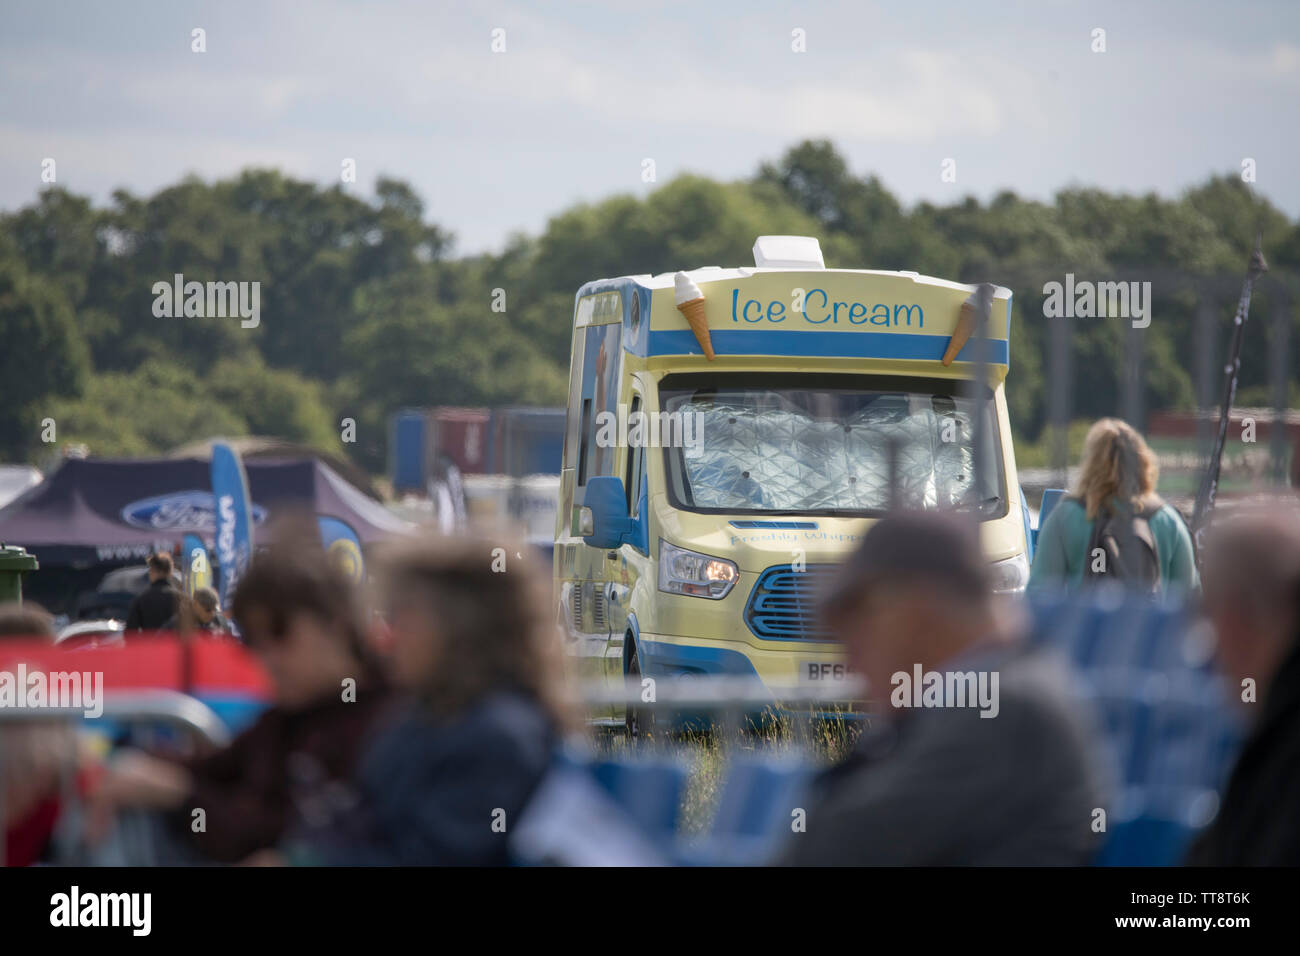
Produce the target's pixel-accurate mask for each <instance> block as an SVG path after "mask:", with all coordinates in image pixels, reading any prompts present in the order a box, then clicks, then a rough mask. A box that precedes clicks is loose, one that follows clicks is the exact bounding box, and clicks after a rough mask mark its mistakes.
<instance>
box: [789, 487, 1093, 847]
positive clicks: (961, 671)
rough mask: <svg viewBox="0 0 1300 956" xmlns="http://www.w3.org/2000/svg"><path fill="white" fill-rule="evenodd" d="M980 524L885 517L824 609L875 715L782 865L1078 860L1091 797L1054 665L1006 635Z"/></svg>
mask: <svg viewBox="0 0 1300 956" xmlns="http://www.w3.org/2000/svg"><path fill="white" fill-rule="evenodd" d="M1001 611H1002V607H1001V606H1000V605H997V604H995V599H994V597H993V595H992V594H991V592H990V588H989V580H988V569H987V562H986V560H985V558H984V557H983V555H982V554H981V552H980V546H979V540H978V528H977V526H976V525H975V523H974V522H973V521H971V520H969V519H967V518H964V517H960V516H958V515H955V514H952V513H941V512H931V513H912V514H898V515H891V516H888V517H885V518H882V519H881V520H880V521H879V522H878V523H877V524H876V525H875V526H874V527H873V528H872V529H871V530H870V531H869V532H868V533H867V536H866V539H865V540H864V542H863V545H862V547H861V548H860V549H859V550H858V551H857V552H856V553H855V554H854V555H853V556H852V557H851V558H850V559H849V561H848V562H847V563H846V564H845V565H844V567H843V568H842V569H841V572H840V575H839V578H838V581H837V583H836V586H835V587H834V588H833V589H832V592H831V593H830V594H829V595H828V599H827V602H826V616H827V618H828V621H829V623H830V625H831V627H832V628H833V629H834V630H835V632H836V633H837V634H838V636H839V637H840V638H841V639H842V640H843V641H844V642H845V648H846V651H847V653H848V659H849V664H850V667H852V669H853V670H855V671H856V672H857V673H859V674H861V675H862V676H863V677H864V678H865V679H866V680H867V682H868V685H869V687H870V695H871V700H872V712H873V714H876V715H879V717H880V718H883V720H878V721H877V724H883V725H884V726H883V727H878V728H873V732H871V733H868V734H867V735H865V736H864V737H863V739H862V741H861V742H860V745H859V747H858V748H857V749H856V750H855V752H854V754H853V755H852V756H851V757H850V758H849V759H848V760H847V761H845V762H844V763H842V764H840V765H839V766H838V767H835V768H832V769H831V770H830V771H829V772H828V773H827V774H825V775H824V776H823V777H822V779H821V780H820V781H819V786H818V787H817V788H816V789H815V791H814V799H813V800H812V801H811V805H810V806H809V807H808V816H807V830H806V832H804V833H795V834H794V835H793V836H792V837H791V839H790V842H789V844H788V845H787V849H786V853H785V856H784V862H786V863H789V864H794V865H846V864H847V865H876V864H889V865H915V866H933V865H972V864H974V865H981V864H988V865H1059V864H1083V863H1087V862H1088V861H1089V859H1090V858H1091V856H1092V855H1093V853H1094V852H1095V850H1096V848H1097V846H1096V842H1097V837H1096V836H1095V835H1094V834H1093V832H1092V822H1093V816H1094V809H1095V808H1097V807H1099V806H1101V805H1102V804H1101V796H1100V788H1099V786H1098V781H1097V777H1096V774H1095V772H1094V766H1095V764H1094V762H1093V759H1092V754H1091V752H1090V748H1089V745H1088V733H1087V729H1086V726H1085V724H1084V723H1083V722H1082V721H1081V720H1080V719H1079V718H1078V715H1077V714H1076V713H1075V712H1074V710H1073V709H1072V708H1071V706H1070V704H1069V700H1070V697H1071V693H1070V688H1069V686H1068V684H1067V680H1066V676H1065V671H1064V669H1063V667H1061V666H1060V665H1059V664H1058V663H1057V662H1056V661H1054V660H1053V659H1051V658H1050V657H1048V656H1046V655H1045V654H1044V653H1037V652H1028V651H1026V650H1025V649H1024V648H1023V647H1022V646H1020V645H1018V644H1017V643H1016V642H1014V641H1012V640H1010V639H1009V637H1008V634H1007V629H1006V627H1005V625H1003V624H1001V623H1000V622H999V616H1000V613H1001Z"/></svg>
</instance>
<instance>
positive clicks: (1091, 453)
mask: <svg viewBox="0 0 1300 956" xmlns="http://www.w3.org/2000/svg"><path fill="white" fill-rule="evenodd" d="M1158 473H1159V468H1158V466H1157V464H1156V456H1155V454H1154V453H1153V452H1152V451H1151V449H1150V448H1149V447H1148V446H1147V443H1146V442H1145V441H1144V440H1143V438H1142V436H1141V435H1139V434H1138V433H1137V431H1136V430H1135V429H1134V428H1133V427H1132V426H1131V425H1129V424H1128V423H1127V422H1123V421H1120V420H1119V419H1118V418H1103V419H1101V420H1100V421H1098V422H1097V423H1096V424H1095V425H1093V426H1092V428H1090V429H1089V430H1088V437H1087V438H1086V439H1085V440H1084V446H1083V462H1082V464H1081V466H1080V469H1079V480H1078V483H1077V485H1076V487H1075V489H1074V492H1073V494H1071V495H1068V496H1067V497H1065V498H1063V499H1061V502H1060V503H1059V504H1058V505H1057V506H1056V507H1055V508H1054V509H1053V510H1052V513H1051V514H1050V515H1049V516H1048V518H1047V521H1046V523H1045V524H1044V525H1043V526H1042V529H1041V530H1040V531H1039V534H1038V545H1037V547H1036V548H1035V551H1034V566H1033V569H1032V571H1031V572H1030V575H1029V587H1030V588H1043V587H1053V586H1055V587H1060V586H1062V585H1064V586H1067V587H1078V586H1080V585H1083V584H1086V583H1093V582H1095V581H1099V580H1114V581H1118V582H1120V583H1121V584H1123V585H1124V586H1125V587H1128V588H1130V589H1133V590H1138V591H1144V592H1150V593H1154V594H1164V593H1166V592H1168V591H1170V590H1175V591H1177V590H1184V591H1186V590H1191V589H1194V588H1196V587H1197V586H1198V585H1199V581H1198V579H1197V575H1196V563H1195V560H1194V558H1193V554H1192V538H1191V535H1190V534H1189V533H1188V531H1187V526H1186V525H1185V524H1184V523H1183V519H1182V518H1181V517H1180V516H1179V514H1178V512H1177V511H1176V510H1174V509H1173V508H1172V507H1170V506H1169V505H1167V504H1165V503H1164V501H1162V500H1161V499H1160V496H1159V495H1157V494H1156V477H1157V475H1158Z"/></svg>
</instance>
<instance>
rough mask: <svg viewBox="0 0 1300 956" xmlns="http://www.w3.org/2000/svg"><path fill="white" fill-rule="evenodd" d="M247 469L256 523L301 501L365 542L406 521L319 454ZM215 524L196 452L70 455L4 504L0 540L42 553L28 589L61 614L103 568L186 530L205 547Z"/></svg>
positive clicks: (166, 543)
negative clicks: (112, 456) (161, 456)
mask: <svg viewBox="0 0 1300 956" xmlns="http://www.w3.org/2000/svg"><path fill="white" fill-rule="evenodd" d="M245 470H246V471H247V473H248V487H249V495H250V497H251V498H252V505H253V522H254V527H255V528H256V527H259V526H261V525H263V524H265V522H266V521H267V520H269V519H270V518H271V517H273V516H274V515H275V513H276V512H277V511H282V510H290V509H293V510H298V509H300V510H302V511H310V512H311V513H313V514H315V515H318V516H328V517H332V518H337V519H338V520H340V521H343V522H345V523H346V524H347V525H349V526H350V527H351V528H352V530H353V531H354V532H355V533H356V535H357V538H358V539H359V540H360V542H361V545H362V547H363V548H365V547H368V546H369V545H371V544H373V543H375V542H376V541H378V540H380V539H382V538H384V537H386V536H389V535H392V534H399V533H401V532H403V531H405V530H408V529H409V528H410V525H409V524H408V523H407V522H405V521H403V520H402V519H400V518H398V517H397V516H396V515H394V514H392V513H391V512H389V511H388V510H387V509H386V508H385V507H384V506H383V505H381V504H380V503H379V502H377V501H375V500H374V499H372V498H370V497H369V496H367V495H366V494H365V493H363V492H362V491H360V490H358V489H357V488H356V487H354V486H353V485H351V484H350V483H349V482H347V481H345V480H344V479H343V478H342V477H340V476H339V474H338V473H337V472H336V471H334V470H333V469H332V468H331V467H330V466H329V465H327V464H325V463H324V462H322V461H320V460H319V459H315V458H293V459H266V458H259V459H256V460H253V461H248V462H246V463H245ZM213 528H214V510H213V501H212V489H211V484H210V479H209V465H208V462H207V461H205V460H202V459H198V458H180V459H178V458H166V459H124V460H116V459H93V458H91V459H67V460H65V461H64V462H63V463H62V464H61V465H60V466H59V468H58V470H56V471H55V472H53V473H52V474H50V475H49V476H48V477H47V478H46V480H45V481H44V482H42V483H41V484H40V485H37V486H36V487H34V488H32V489H30V490H29V491H27V492H26V493H24V494H23V495H21V496H20V497H18V498H17V499H15V500H14V501H12V502H10V504H9V505H8V506H6V507H5V508H3V509H0V541H2V542H4V543H6V544H17V545H22V546H23V547H25V548H27V550H28V551H30V552H31V553H33V554H34V555H36V557H37V559H38V560H39V561H40V565H41V569H40V570H39V571H37V572H36V573H34V574H32V575H30V576H29V577H28V579H27V582H26V583H25V585H24V593H25V594H26V595H27V597H29V598H30V599H31V600H33V601H36V602H38V603H40V604H43V605H45V606H46V607H47V608H48V609H49V610H50V611H52V612H55V613H66V614H71V613H72V611H73V607H74V606H75V603H76V599H77V595H78V594H79V593H80V592H81V591H84V590H87V589H92V588H94V587H95V585H96V584H97V583H98V581H99V579H100V578H101V577H102V576H103V575H104V574H105V573H107V572H108V571H109V570H111V569H112V568H115V567H120V566H122V565H124V564H138V563H140V562H142V561H143V560H144V558H145V557H147V556H148V554H149V553H150V552H152V551H157V550H166V551H174V550H175V549H176V548H177V547H178V546H179V545H180V543H181V540H182V538H183V537H184V536H185V535H186V534H187V533H193V534H197V535H198V536H199V537H200V538H202V539H203V541H204V542H205V544H207V546H208V548H209V550H211V548H212V534H213Z"/></svg>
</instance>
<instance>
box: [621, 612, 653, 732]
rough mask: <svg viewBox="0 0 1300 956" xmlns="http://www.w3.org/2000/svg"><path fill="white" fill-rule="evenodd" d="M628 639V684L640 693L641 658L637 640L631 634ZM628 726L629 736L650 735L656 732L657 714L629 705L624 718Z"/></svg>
mask: <svg viewBox="0 0 1300 956" xmlns="http://www.w3.org/2000/svg"><path fill="white" fill-rule="evenodd" d="M627 640H628V641H631V648H632V650H631V652H630V653H629V654H628V659H627V684H628V687H629V688H631V689H634V690H635V691H636V692H637V693H638V694H639V693H640V692H641V659H640V658H639V657H638V656H637V652H636V642H635V641H633V640H632V636H631V635H630V634H629V635H628V637H627ZM623 719H624V724H625V726H626V727H627V735H628V736H629V737H649V736H650V735H651V734H653V733H654V729H655V714H654V711H653V710H648V709H645V708H641V707H637V706H636V705H635V704H628V705H627V715H626V716H625V717H624V718H623Z"/></svg>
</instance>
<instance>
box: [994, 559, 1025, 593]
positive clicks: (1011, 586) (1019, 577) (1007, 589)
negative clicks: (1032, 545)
mask: <svg viewBox="0 0 1300 956" xmlns="http://www.w3.org/2000/svg"><path fill="white" fill-rule="evenodd" d="M989 568H990V569H991V571H992V578H993V593H994V594H1019V593H1020V592H1021V591H1023V590H1024V589H1025V585H1026V584H1028V583H1029V560H1028V559H1027V558H1026V557H1025V556H1024V554H1017V555H1014V556H1013V557H1010V558H1007V559H1006V560H1005V561H994V562H993V563H992V564H991V565H989Z"/></svg>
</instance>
